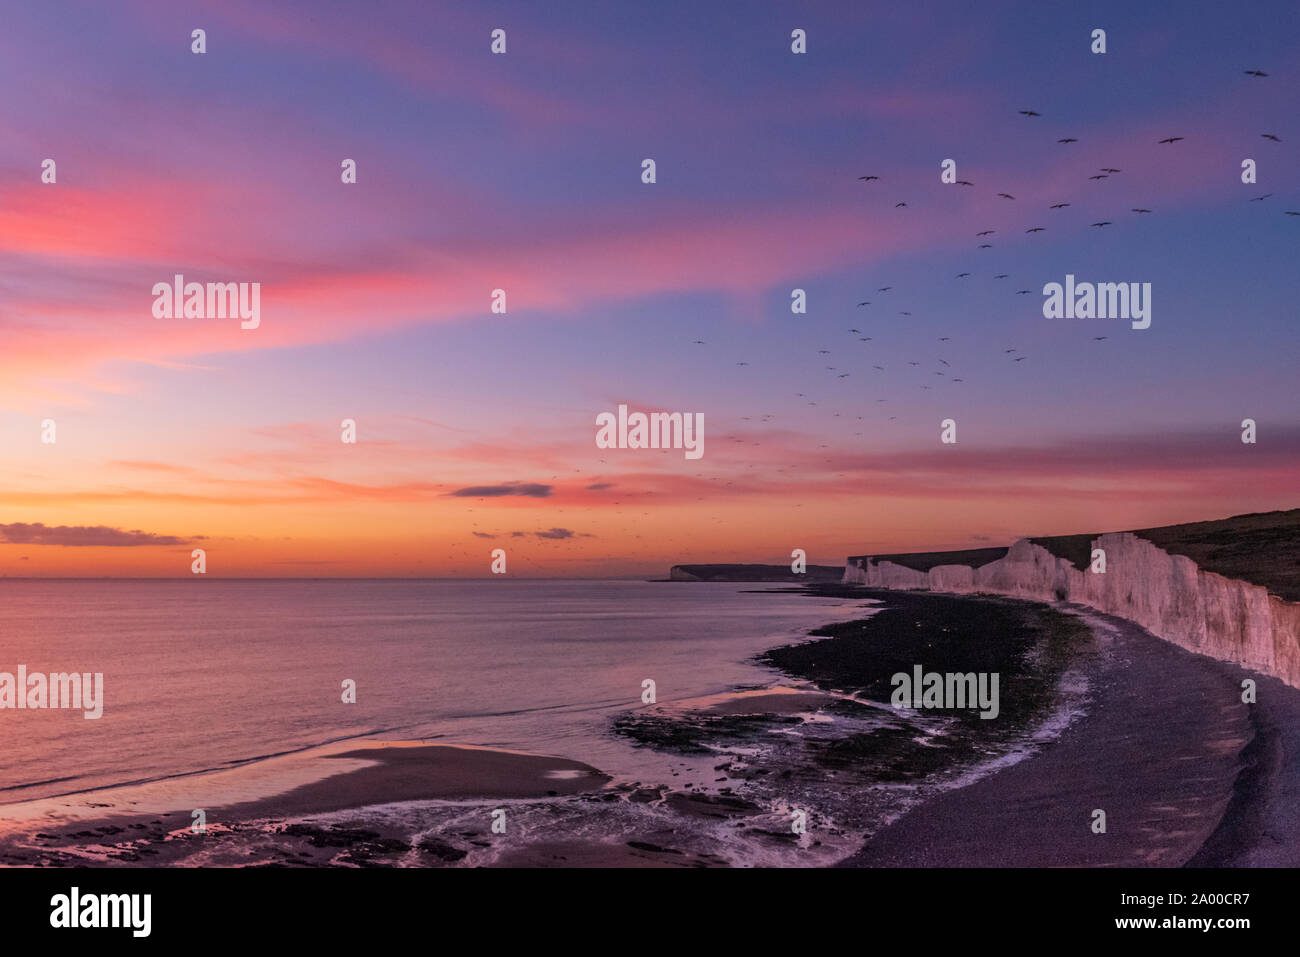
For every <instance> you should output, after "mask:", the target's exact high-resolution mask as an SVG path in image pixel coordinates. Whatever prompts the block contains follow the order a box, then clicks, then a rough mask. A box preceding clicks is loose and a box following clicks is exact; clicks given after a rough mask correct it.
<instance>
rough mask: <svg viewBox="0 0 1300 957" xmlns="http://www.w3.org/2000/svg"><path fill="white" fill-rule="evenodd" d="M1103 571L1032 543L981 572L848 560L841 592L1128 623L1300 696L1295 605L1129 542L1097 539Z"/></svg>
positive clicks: (1298, 608) (1122, 536)
mask: <svg viewBox="0 0 1300 957" xmlns="http://www.w3.org/2000/svg"><path fill="white" fill-rule="evenodd" d="M1093 548H1101V549H1104V550H1105V552H1106V571H1105V572H1104V573H1094V572H1092V571H1091V570H1089V569H1084V570H1083V571H1080V570H1079V569H1078V568H1075V567H1074V565H1072V564H1071V563H1070V561H1069V560H1068V559H1065V558H1058V557H1057V556H1055V555H1053V554H1052V553H1051V552H1049V551H1048V550H1047V549H1045V548H1043V547H1042V546H1041V545H1035V544H1033V543H1032V542H1030V541H1029V540H1028V539H1021V540H1020V541H1018V542H1016V543H1015V545H1013V546H1012V547H1011V548H1010V550H1009V551H1008V552H1007V554H1006V557H1004V558H1002V559H999V560H997V561H994V562H990V563H989V564H987V565H981V566H979V567H977V568H971V567H970V566H968V565H937V566H935V567H933V568H931V569H930V570H929V571H928V572H920V571H916V570H914V569H911V568H907V567H905V566H903V565H899V564H896V563H894V562H889V561H881V562H876V561H874V560H872V559H871V558H850V559H849V561H848V562H847V564H846V566H845V569H844V579H843V580H844V582H845V583H846V584H853V585H869V586H871V587H874V588H901V589H928V590H931V591H944V592H952V593H956V594H971V593H976V592H984V593H990V594H997V595H1007V596H1010V597H1015V598H1028V599H1033V600H1035V601H1048V602H1050V601H1072V602H1078V603H1080V604H1083V605H1088V606H1090V607H1092V608H1095V609H1097V610H1098V611H1101V612H1105V613H1107V614H1111V615H1118V616H1119V617H1121V618H1127V619H1128V620H1129V621H1133V622H1136V623H1138V624H1139V625H1141V626H1142V627H1144V628H1146V629H1147V630H1148V631H1149V632H1151V634H1153V635H1155V636H1156V637H1158V638H1163V639H1165V640H1166V641H1170V642H1172V643H1173V644H1176V645H1178V646H1180V647H1182V648H1186V649H1187V650H1188V651H1194V652H1196V653H1198V654H1203V655H1209V656H1210V657H1213V658H1218V659H1220V660H1222V661H1231V662H1234V663H1236V664H1239V665H1241V666H1243V667H1245V668H1250V669H1252V670H1254V671H1260V672H1263V673H1264V674H1267V675H1273V676H1274V677H1277V678H1280V679H1281V680H1283V681H1285V682H1286V683H1287V684H1289V685H1291V686H1293V687H1300V604H1297V603H1294V602H1287V601H1282V600H1281V599H1280V598H1277V597H1274V596H1272V595H1269V594H1268V591H1267V590H1266V589H1264V588H1262V587H1261V586H1259V585H1252V584H1249V583H1248V582H1244V581H1240V580H1238V579H1235V578H1225V577H1224V576H1222V575H1217V574H1215V573H1214V572H1207V571H1203V570H1202V569H1200V568H1198V567H1197V565H1196V563H1195V562H1194V561H1192V560H1191V559H1190V558H1185V557H1183V556H1181V555H1170V554H1169V553H1168V552H1166V551H1164V550H1163V549H1160V548H1157V547H1156V546H1155V545H1152V544H1151V543H1150V542H1148V541H1146V540H1144V539H1141V538H1138V537H1137V536H1136V535H1133V534H1131V533H1129V532H1115V533H1109V534H1106V535H1099V536H1097V537H1096V538H1095V539H1093Z"/></svg>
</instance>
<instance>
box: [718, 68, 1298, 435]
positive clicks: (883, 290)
mask: <svg viewBox="0 0 1300 957" xmlns="http://www.w3.org/2000/svg"><path fill="white" fill-rule="evenodd" d="M1243 72H1244V73H1245V74H1246V75H1248V76H1252V77H1256V78H1265V77H1267V76H1268V74H1267V73H1265V72H1263V71H1261V70H1245V71H1243ZM1019 113H1020V115H1021V116H1024V117H1026V118H1030V119H1032V118H1035V117H1040V116H1041V115H1042V114H1040V113H1039V112H1038V111H1036V110H1030V109H1026V110H1020V111H1019ZM1260 136H1261V138H1263V139H1265V140H1269V141H1270V142H1274V143H1281V142H1282V140H1281V138H1280V137H1278V136H1277V135H1276V134H1273V133H1261V134H1260ZM1185 139H1186V137H1183V136H1167V137H1164V138H1162V139H1159V140H1157V141H1156V143H1157V145H1160V146H1174V145H1175V144H1177V143H1181V142H1183V141H1184V140H1185ZM1056 142H1057V143H1060V144H1063V145H1069V144H1074V143H1077V142H1079V140H1078V138H1077V137H1074V136H1066V137H1061V138H1060V139H1058V140H1057V141H1056ZM1123 172H1124V171H1123V170H1122V169H1120V168H1118V167H1115V166H1104V167H1099V168H1097V171H1096V172H1095V173H1091V174H1090V175H1088V179H1089V180H1090V181H1094V182H1099V181H1101V180H1105V179H1109V178H1111V177H1114V176H1118V175H1121V174H1122V173H1123ZM857 179H858V180H859V181H861V182H863V183H866V184H868V185H870V184H873V183H881V182H883V180H882V178H881V177H880V176H879V175H876V174H865V175H862V176H858V177H857ZM954 183H955V185H957V186H963V187H967V188H974V186H975V184H974V183H973V182H971V181H970V180H964V179H959V180H955V181H954ZM996 195H997V196H998V197H999V198H1001V199H1004V200H1008V201H1012V202H1014V201H1016V197H1015V196H1014V195H1012V194H1011V193H1007V192H998V193H997V194H996ZM1272 195H1273V194H1272V193H1265V194H1263V195H1260V196H1254V197H1251V198H1250V200H1249V201H1250V202H1264V201H1266V200H1268V199H1269V198H1270V197H1272ZM1071 206H1072V204H1071V203H1069V202H1058V203H1053V204H1051V205H1049V206H1048V209H1049V210H1051V211H1058V210H1062V209H1066V208H1069V207H1071ZM894 208H895V209H906V208H908V204H907V202H906V201H900V202H897V203H895V204H894ZM1130 212H1131V213H1133V214H1134V215H1136V216H1145V215H1149V214H1152V213H1153V210H1152V209H1151V208H1150V207H1147V206H1135V207H1131V209H1130ZM1283 212H1284V214H1285V215H1287V216H1300V211H1296V210H1283ZM1113 225H1115V222H1114V220H1110V219H1098V220H1097V221H1096V222H1093V223H1091V224H1089V226H1088V228H1090V229H1104V228H1105V227H1107V226H1113ZM1047 229H1048V227H1046V226H1043V225H1040V224H1038V223H1031V224H1030V225H1028V226H1027V227H1026V228H1025V230H1024V231H1025V233H1027V234H1036V233H1042V232H1046V231H1047ZM995 234H996V230H994V229H984V230H980V231H979V232H977V233H976V234H975V238H976V239H977V240H982V241H981V242H979V243H978V244H977V248H978V249H991V248H993V243H992V242H989V241H988V237H990V236H993V235H995ZM992 275H993V278H994V279H995V280H1004V279H1008V278H1010V276H1009V274H1007V273H996V274H992ZM971 276H972V274H971V273H970V272H959V273H957V274H956V276H955V278H956V279H962V280H965V279H969V278H971ZM893 288H894V287H893V286H880V287H878V288H877V289H876V294H877V295H878V296H888V293H890V291H891V290H892V289H893ZM1031 293H1032V290H1030V289H1018V290H1016V293H1015V294H1016V295H1021V296H1024V295H1029V294H1031ZM883 301H884V300H883V299H879V298H875V297H873V298H872V299H862V300H860V301H858V303H857V305H856V308H859V309H870V310H872V314H875V315H878V314H879V313H880V312H881V309H880V306H881V305H882V304H883ZM897 314H898V315H899V316H901V317H904V318H909V317H911V316H912V313H911V312H910V311H907V310H902V309H900V310H897ZM848 332H849V333H850V334H852V335H855V336H857V338H858V341H860V342H864V343H871V342H873V341H874V337H873V336H869V335H865V334H863V330H862V329H860V328H857V327H850V328H849V329H848ZM1091 338H1092V340H1093V341H1094V342H1105V341H1106V340H1107V339H1108V338H1109V337H1108V336H1104V335H1102V336H1093V337H1091ZM951 339H952V337H951V336H946V335H945V336H939V337H938V342H940V343H947V342H950V341H951ZM694 342H695V344H696V345H706V343H705V341H704V340H702V339H696V340H694ZM1002 354H1003V355H1004V356H1005V357H1006V358H1007V359H1008V360H1009V361H1010V362H1012V363H1020V362H1023V361H1025V359H1026V358H1028V357H1027V356H1025V355H1023V354H1020V353H1019V350H1018V349H1017V348H1016V347H1014V346H1012V347H1009V348H1003V349H1002ZM818 355H819V356H831V355H833V353H832V351H831V350H830V349H827V348H822V349H819V350H818ZM931 361H933V362H934V363H935V364H936V365H937V366H941V367H942V368H934V369H929V370H926V371H930V372H932V375H930V376H927V377H925V378H926V379H927V380H929V381H928V382H925V381H923V382H920V383H915V382H914V384H916V385H917V386H918V387H919V389H921V390H926V391H928V390H930V389H931V388H932V385H931V384H930V383H931V382H933V380H934V379H935V378H936V377H938V378H940V379H942V380H944V381H946V382H949V383H956V384H961V383H964V382H965V381H966V379H965V378H964V377H959V376H954V375H952V372H953V368H952V365H951V363H950V362H949V361H948V359H947V358H944V357H943V356H938V357H935V358H934V359H932V360H931ZM906 362H907V365H908V366H909V367H911V368H912V369H920V367H921V365H922V364H921V362H919V361H916V360H910V359H909V360H906ZM749 364H750V363H749V362H747V361H740V362H737V363H736V365H737V366H748V365H749ZM871 370H872V372H873V373H876V374H879V373H881V372H884V371H885V370H886V366H885V365H883V364H880V363H872V364H871ZM823 371H825V372H827V373H830V374H832V375H833V376H834V378H836V379H841V380H842V379H847V378H850V377H851V376H852V374H853V373H852V372H850V371H845V370H843V369H841V368H840V367H838V366H833V365H826V366H825V367H824V370H823ZM795 396H796V397H797V398H801V399H804V400H805V401H806V402H807V404H808V405H810V406H815V405H817V402H816V401H814V400H811V399H809V397H808V395H807V394H806V393H802V392H800V393H795ZM875 401H876V402H877V403H879V404H886V403H888V402H889V399H887V398H879V399H876V400H875ZM840 414H841V413H838V412H836V413H834V415H835V416H836V417H839V416H840ZM769 417H770V416H769ZM857 418H858V419H862V418H863V416H860V415H859V416H857ZM896 418H897V416H896V415H891V416H888V419H889V420H893V419H896ZM765 421H766V417H765ZM856 434H858V435H860V434H861V433H856Z"/></svg>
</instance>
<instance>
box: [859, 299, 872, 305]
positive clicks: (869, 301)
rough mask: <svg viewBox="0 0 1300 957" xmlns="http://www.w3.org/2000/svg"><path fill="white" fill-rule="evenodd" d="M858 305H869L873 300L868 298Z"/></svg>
mask: <svg viewBox="0 0 1300 957" xmlns="http://www.w3.org/2000/svg"><path fill="white" fill-rule="evenodd" d="M858 305H859V306H869V305H871V300H870V299H868V300H866V301H864V302H860V303H858Z"/></svg>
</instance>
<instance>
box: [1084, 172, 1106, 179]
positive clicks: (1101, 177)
mask: <svg viewBox="0 0 1300 957" xmlns="http://www.w3.org/2000/svg"><path fill="white" fill-rule="evenodd" d="M1088 179H1110V177H1109V176H1107V175H1106V174H1105V173H1098V174H1097V175H1096V176H1089V177H1088Z"/></svg>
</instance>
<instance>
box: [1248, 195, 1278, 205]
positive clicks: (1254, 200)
mask: <svg viewBox="0 0 1300 957" xmlns="http://www.w3.org/2000/svg"><path fill="white" fill-rule="evenodd" d="M1272 195H1273V194H1272V193H1265V194H1264V195H1263V196H1256V197H1254V198H1253V199H1251V202H1252V203H1262V202H1263V201H1264V200H1266V199H1268V198H1269V197H1270V196H1272Z"/></svg>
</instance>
